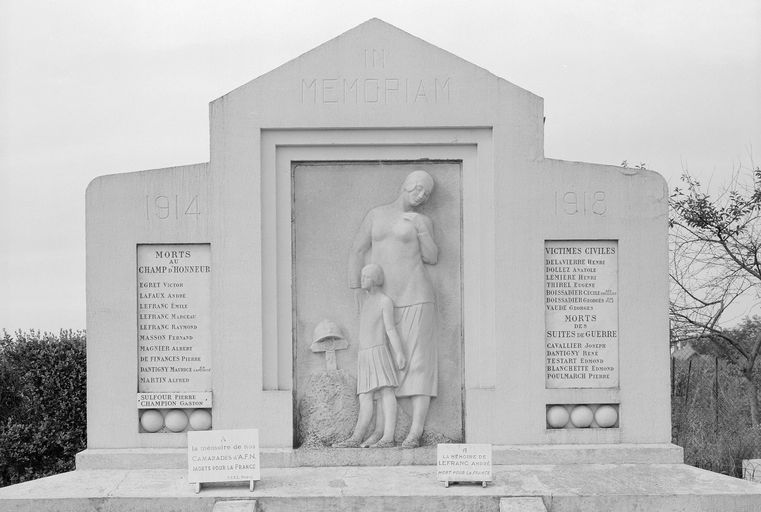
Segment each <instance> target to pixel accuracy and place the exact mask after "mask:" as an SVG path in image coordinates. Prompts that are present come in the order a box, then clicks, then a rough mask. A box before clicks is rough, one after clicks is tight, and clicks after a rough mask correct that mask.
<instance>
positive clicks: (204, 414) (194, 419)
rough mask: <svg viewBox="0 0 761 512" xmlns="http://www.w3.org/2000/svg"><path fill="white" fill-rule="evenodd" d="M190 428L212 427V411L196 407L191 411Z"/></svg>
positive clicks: (205, 428) (204, 428) (202, 428)
mask: <svg viewBox="0 0 761 512" xmlns="http://www.w3.org/2000/svg"><path fill="white" fill-rule="evenodd" d="M190 428H192V429H193V430H209V429H210V428H211V413H210V412H209V411H207V410H206V409H196V410H195V411H193V412H191V413H190Z"/></svg>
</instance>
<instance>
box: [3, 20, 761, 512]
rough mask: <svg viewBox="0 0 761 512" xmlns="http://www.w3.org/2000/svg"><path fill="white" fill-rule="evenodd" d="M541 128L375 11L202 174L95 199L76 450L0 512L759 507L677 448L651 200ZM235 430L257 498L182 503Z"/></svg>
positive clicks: (253, 91)
mask: <svg viewBox="0 0 761 512" xmlns="http://www.w3.org/2000/svg"><path fill="white" fill-rule="evenodd" d="M543 118H544V112H543V105H542V98H540V97H538V96H536V95H534V94H532V93H531V92H529V91H526V90H524V89H521V88H520V87H518V86H516V85H513V84H511V83H510V82H508V81H506V80H503V79H502V78H499V77H497V76H494V75H492V74H491V73H489V72H488V71H486V70H484V69H482V68H479V67H477V66H475V65H473V64H471V63H469V62H466V61H464V60H462V59H460V58H458V57H456V56H455V55H452V54H450V53H448V52H446V51H444V50H442V49H439V48H437V47H435V46H433V45H431V44H428V43H427V42H425V41H423V40H421V39H418V38H416V37H414V36H412V35H410V34H407V33H405V32H403V31H401V30H399V29H397V28H395V27H393V26H391V25H389V24H387V23H385V22H383V21H381V20H378V19H372V20H369V21H367V22H365V23H363V24H361V25H359V26H357V27H355V28H354V29H351V30H349V31H348V32H346V33H344V34H342V35H340V36H338V37H336V38H335V39H333V40H331V41H328V42H327V43H325V44H323V45H321V46H318V47H317V48H315V49H313V50H311V51H309V52H307V53H305V54H304V55H302V56H300V57H298V58H296V59H294V60H292V61H290V62H288V63H286V64H283V65H282V66H281V67H279V68H277V69H275V70H273V71H271V72H270V73H267V74H265V75H263V76H261V77H259V78H257V79H255V80H253V81H251V82H249V83H247V84H245V85H242V86H241V87H239V88H237V89H235V90H233V91H231V92H229V93H228V94H226V95H224V96H222V97H221V98H218V99H216V100H214V101H212V102H211V104H210V129H211V150H210V153H211V154H210V158H209V161H208V162H206V163H199V164H195V165H186V166H180V167H172V168H167V169H155V170H148V171H141V172H134V173H125V174H115V175H108V176H102V177H99V178H96V179H95V180H93V182H92V183H91V184H90V186H89V187H88V189H87V194H86V201H87V308H88V313H87V332H88V347H87V350H88V354H87V355H88V403H87V411H88V442H87V449H86V450H85V451H83V452H81V453H80V454H79V455H78V457H77V469H76V471H73V472H71V473H66V474H63V475H57V476H54V477H49V478H45V479H41V480H38V481H33V482H27V483H24V484H19V485H16V486H11V487H8V488H5V489H2V490H0V509H2V510H10V511H15V510H35V511H39V510H66V511H69V510H71V511H74V510H93V511H94V510H109V511H120V510H130V511H131V510H144V511H149V510H150V511H153V510H156V511H158V510H162V511H166V510H187V511H212V510H214V511H222V510H246V511H254V510H260V511H283V510H347V511H348V510H359V509H364V510H368V511H380V510H437V511H438V510H479V511H487V510H493V511H498V510H500V511H519V510H520V511H551V512H569V511H582V510H584V511H629V510H658V511H677V510H679V511H681V510H698V511H709V510H710V511H718V510H721V511H751V510H761V486H758V485H756V484H752V483H749V482H746V481H742V480H738V479H734V478H730V477H727V476H723V475H718V474H714V473H710V472H707V471H703V470H699V469H696V468H693V467H689V466H686V465H684V464H683V463H682V461H683V459H682V450H681V448H679V447H678V446H675V445H673V444H671V421H670V414H671V413H670V411H671V409H670V401H669V400H670V394H669V343H668V335H669V332H668V331H669V325H668V317H667V311H668V247H667V222H668V210H667V209H668V204H667V203H668V190H667V186H666V183H665V181H664V180H663V179H662V178H661V177H660V176H659V175H658V174H656V173H654V172H651V171H646V170H640V169H629V168H620V167H615V166H605V165H596V164H588V163H580V162H566V161H562V160H554V159H549V158H545V156H544V143H543V124H544V121H543ZM622 122H623V121H622ZM251 429H255V430H256V434H258V438H253V437H252V438H251V439H256V441H255V443H256V446H254V442H253V441H252V442H251V443H249V444H248V445H247V446H246V448H247V449H248V450H249V452H250V454H249V455H247V457H248V458H249V459H255V458H256V457H258V460H256V465H257V466H256V470H257V471H258V470H259V469H260V470H261V471H260V475H259V474H258V473H257V477H256V478H257V479H258V481H257V482H256V487H255V489H254V490H253V491H252V490H250V488H249V486H247V485H245V484H241V485H238V484H234V483H230V482H221V483H214V482H209V483H206V484H204V486H203V487H202V488H200V492H195V490H196V489H194V485H193V483H191V481H189V478H188V470H189V465H194V462H193V461H194V460H198V461H205V462H208V465H206V466H203V468H200V469H213V468H214V467H216V464H217V463H220V461H225V460H226V461H227V462H225V463H224V464H221V466H220V467H222V466H224V467H225V468H226V469H229V470H235V469H236V467H237V466H235V464H238V462H237V460H236V458H235V456H234V455H233V456H229V455H227V456H222V455H220V456H217V457H211V456H206V457H203V456H198V457H199V458H197V459H195V458H193V457H194V455H193V454H194V453H201V454H203V453H204V451H203V450H204V447H201V448H199V447H198V446H195V445H194V446H193V447H192V448H193V450H192V452H191V453H190V458H189V445H188V442H189V437H193V438H194V439H195V437H196V436H197V435H200V433H202V432H207V433H214V432H216V431H221V432H220V434H224V431H238V430H240V431H246V432H250V431H251ZM189 433H191V434H192V435H189ZM194 442H195V441H194ZM450 444H455V445H459V446H458V447H456V449H453V450H443V452H446V453H448V454H449V455H448V456H449V457H450V458H454V459H453V460H456V458H457V457H459V455H458V454H459V453H467V449H468V446H470V445H473V446H476V445H477V446H478V447H479V448H478V449H479V450H481V451H479V453H485V452H483V450H489V449H490V453H491V460H489V461H488V462H489V464H491V466H490V467H492V468H493V471H492V472H491V473H490V478H489V479H488V482H487V481H484V482H483V485H468V484H466V483H460V485H449V482H446V483H447V485H446V486H445V485H442V482H441V481H438V480H437V477H436V475H437V447H439V446H441V445H450ZM207 448H209V450H211V449H212V448H215V449H216V448H219V449H220V450H221V449H222V448H229V447H224V446H217V447H214V446H209V447H207ZM255 448H256V450H255ZM214 453H226V452H224V451H218V452H214ZM482 456H483V457H484V458H485V460H486V459H488V456H487V455H482ZM225 457H226V458H225ZM214 459H216V460H214ZM230 459H233V460H230ZM233 461H235V462H233ZM241 464H242V463H241ZM484 464H486V462H484ZM191 469H193V470H196V469H199V468H191ZM252 478H253V477H252ZM484 480H487V479H486V477H484ZM192 482H196V480H192ZM253 486H254V482H253V480H252V482H251V488H253Z"/></svg>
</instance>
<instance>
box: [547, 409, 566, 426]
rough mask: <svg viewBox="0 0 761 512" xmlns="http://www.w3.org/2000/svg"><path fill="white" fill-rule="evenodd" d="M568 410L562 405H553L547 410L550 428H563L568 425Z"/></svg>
mask: <svg viewBox="0 0 761 512" xmlns="http://www.w3.org/2000/svg"><path fill="white" fill-rule="evenodd" d="M568 418H569V415H568V409H566V408H565V407H563V406H562V405H553V406H552V407H550V408H549V409H547V425H549V426H550V428H563V427H565V426H566V425H567V424H568Z"/></svg>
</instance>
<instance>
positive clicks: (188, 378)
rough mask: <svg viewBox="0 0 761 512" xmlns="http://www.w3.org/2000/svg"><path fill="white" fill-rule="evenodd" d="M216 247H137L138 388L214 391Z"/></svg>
mask: <svg viewBox="0 0 761 512" xmlns="http://www.w3.org/2000/svg"><path fill="white" fill-rule="evenodd" d="M210 295H211V250H210V247H209V245H208V244H177V245H153V244H150V245H149V244H146V245H138V246H137V338H138V339H137V342H138V391H140V392H142V393H146V392H167V391H209V390H211V363H210V360H211V358H210V350H211V344H210V338H211V328H210V316H211V315H210V313H211V308H210Z"/></svg>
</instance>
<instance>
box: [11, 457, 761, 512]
mask: <svg viewBox="0 0 761 512" xmlns="http://www.w3.org/2000/svg"><path fill="white" fill-rule="evenodd" d="M435 475H436V468H435V467H434V466H423V465H417V466H387V467H356V466H354V467H349V466H338V467H319V468H318V467H300V468H263V469H262V480H261V481H259V482H258V483H257V485H256V489H255V490H254V491H253V492H250V491H249V488H248V484H247V483H245V482H244V483H241V484H214V483H210V484H204V486H203V487H202V489H201V492H200V493H199V494H196V493H195V492H194V488H193V487H194V486H193V485H191V484H190V483H188V481H187V472H186V471H183V470H156V469H152V470H148V469H146V470H77V471H73V472H70V473H64V474H62V475H56V476H53V477H48V478H42V479H40V480H35V481H31V482H26V483H23V484H18V485H14V486H9V487H5V488H2V489H0V510H2V511H3V512H22V511H23V512H27V511H34V512H48V511H56V512H74V511H76V512H85V511H87V512H89V511H93V512H94V511H104V510H107V511H108V512H120V511H125V512H126V511H134V510H140V511H144V512H154V511H155V512H159V511H160V512H167V511H178V512H179V511H183V512H212V511H215V512H223V511H224V509H225V508H228V510H227V512H232V511H236V512H238V511H241V512H242V511H246V512H251V511H252V510H256V511H260V512H284V511H292V510H300V511H307V512H308V511H323V510H331V511H350V510H351V511H355V510H361V511H362V512H376V511H377V512H381V511H387V510H416V511H434V510H435V511H437V512H440V511H458V512H459V511H463V510H469V511H470V510H475V511H490V512H497V511H500V510H504V511H510V512H512V511H514V510H521V509H520V506H525V507H533V508H525V509H523V510H525V511H526V512H528V511H532V512H533V510H541V509H539V508H537V507H539V504H540V502H541V504H542V505H543V506H544V507H545V508H546V510H547V511H549V512H575V511H585V512H586V511H605V512H611V511H612V512H624V511H633V510H648V511H650V510H652V511H659V512H672V511H673V512H676V511H685V510H690V511H696V512H701V511H722V512H750V511H758V510H761V484H757V483H752V482H747V481H744V480H740V479H736V478H731V477H728V476H724V475H719V474H716V473H711V472H709V471H703V470H699V469H696V468H693V467H690V466H686V465H683V464H578V465H568V464H564V465H515V466H507V465H497V466H494V481H493V482H491V483H490V484H489V485H488V486H487V487H486V488H483V487H481V485H480V484H455V485H450V486H449V487H448V488H445V487H444V485H443V483H442V482H437V481H436V480H435ZM223 502H231V503H223ZM254 502H255V503H254ZM215 507H216V508H215Z"/></svg>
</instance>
